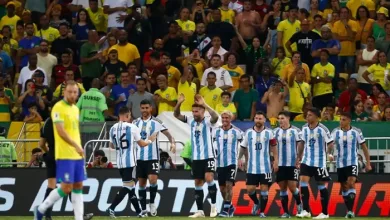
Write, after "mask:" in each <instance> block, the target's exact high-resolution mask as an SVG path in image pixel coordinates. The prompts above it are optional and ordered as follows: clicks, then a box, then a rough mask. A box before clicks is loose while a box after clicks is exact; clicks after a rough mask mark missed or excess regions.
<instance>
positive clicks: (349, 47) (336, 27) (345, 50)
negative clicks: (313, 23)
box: [332, 20, 359, 56]
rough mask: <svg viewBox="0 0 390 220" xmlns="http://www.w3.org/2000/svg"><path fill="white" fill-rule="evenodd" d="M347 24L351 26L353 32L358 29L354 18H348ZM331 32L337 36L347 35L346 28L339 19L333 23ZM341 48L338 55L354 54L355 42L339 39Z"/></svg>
mask: <svg viewBox="0 0 390 220" xmlns="http://www.w3.org/2000/svg"><path fill="white" fill-rule="evenodd" d="M348 25H349V26H350V27H351V29H352V31H353V32H356V33H357V31H358V29H359V24H358V23H357V22H356V21H354V20H348ZM332 32H333V33H334V34H337V35H339V36H347V35H348V34H347V29H345V25H344V24H343V23H342V22H341V21H336V22H335V23H334V24H333V28H332ZM340 45H341V50H340V54H339V56H355V52H356V44H355V41H341V42H340Z"/></svg>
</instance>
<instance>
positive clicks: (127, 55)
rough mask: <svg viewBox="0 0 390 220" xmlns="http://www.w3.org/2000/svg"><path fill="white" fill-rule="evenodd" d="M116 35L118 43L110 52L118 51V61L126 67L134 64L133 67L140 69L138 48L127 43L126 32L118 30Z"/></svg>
mask: <svg viewBox="0 0 390 220" xmlns="http://www.w3.org/2000/svg"><path fill="white" fill-rule="evenodd" d="M118 35H119V37H118V41H119V43H118V44H116V45H114V46H112V47H111V48H110V50H111V49H116V50H117V51H118V58H119V60H120V61H122V62H124V63H125V64H126V65H127V64H129V63H133V62H134V63H135V65H137V69H140V67H141V59H140V54H139V52H138V48H137V47H136V46H135V45H134V44H131V43H129V42H127V31H125V30H120V31H119V33H118Z"/></svg>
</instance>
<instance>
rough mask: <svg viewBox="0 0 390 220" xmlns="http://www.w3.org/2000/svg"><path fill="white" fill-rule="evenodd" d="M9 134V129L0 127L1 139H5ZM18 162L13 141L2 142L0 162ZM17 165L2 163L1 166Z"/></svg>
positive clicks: (0, 144) (0, 143)
mask: <svg viewBox="0 0 390 220" xmlns="http://www.w3.org/2000/svg"><path fill="white" fill-rule="evenodd" d="M6 134H7V129H5V128H4V127H0V140H5V139H6ZM10 162H13V163H15V162H17V156H16V150H15V145H14V144H13V143H12V142H0V164H2V163H10ZM11 166H12V167H17V165H16V164H14V165H0V167H1V168H4V167H11Z"/></svg>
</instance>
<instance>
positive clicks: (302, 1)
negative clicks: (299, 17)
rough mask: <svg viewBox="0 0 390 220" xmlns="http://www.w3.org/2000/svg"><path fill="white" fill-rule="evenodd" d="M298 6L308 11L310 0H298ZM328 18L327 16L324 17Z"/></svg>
mask: <svg viewBox="0 0 390 220" xmlns="http://www.w3.org/2000/svg"><path fill="white" fill-rule="evenodd" d="M298 8H304V9H306V10H308V11H310V0H299V1H298ZM325 19H328V18H325Z"/></svg>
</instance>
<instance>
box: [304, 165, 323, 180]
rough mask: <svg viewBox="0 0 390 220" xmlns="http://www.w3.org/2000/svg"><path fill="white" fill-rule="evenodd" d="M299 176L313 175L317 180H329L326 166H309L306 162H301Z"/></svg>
mask: <svg viewBox="0 0 390 220" xmlns="http://www.w3.org/2000/svg"><path fill="white" fill-rule="evenodd" d="M300 176H308V177H313V176H314V179H315V180H316V181H317V182H318V181H323V182H327V181H330V176H329V172H328V170H327V168H326V167H311V166H308V165H306V164H304V163H303V164H301V170H300Z"/></svg>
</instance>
